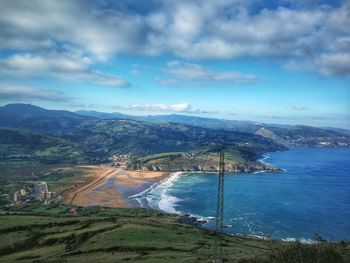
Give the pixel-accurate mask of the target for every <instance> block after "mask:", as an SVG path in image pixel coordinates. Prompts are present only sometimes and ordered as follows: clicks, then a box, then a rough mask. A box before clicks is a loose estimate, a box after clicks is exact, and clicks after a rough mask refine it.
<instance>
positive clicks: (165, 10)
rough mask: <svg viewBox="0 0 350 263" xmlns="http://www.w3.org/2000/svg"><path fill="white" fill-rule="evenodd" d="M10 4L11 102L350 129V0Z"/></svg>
mask: <svg viewBox="0 0 350 263" xmlns="http://www.w3.org/2000/svg"><path fill="white" fill-rule="evenodd" d="M0 7H1V8H0V105H5V104H8V103H30V104H34V105H38V106H42V107H45V108H48V109H66V110H70V111H76V110H97V111H104V112H122V113H127V114H133V115H156V114H185V115H195V116H202V117H209V118H223V119H233V120H252V121H256V122H266V123H282V124H303V125H312V126H333V127H341V128H348V129H350V1H348V0H347V1H341V0H338V1H337V0H333V1H326V0H318V1H312V0H295V1H291V0H276V1H260V0H215V1H212V0H187V1H185V0H176V1H171V0H149V1H139V0H129V1H125V0H119V1H108V0H95V1H84V0H57V1H54V0H48V1H45V0H31V1H27V0H0Z"/></svg>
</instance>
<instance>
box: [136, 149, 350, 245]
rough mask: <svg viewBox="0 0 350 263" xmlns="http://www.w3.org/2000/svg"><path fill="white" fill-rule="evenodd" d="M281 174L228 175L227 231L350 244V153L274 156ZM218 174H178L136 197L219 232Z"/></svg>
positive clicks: (318, 151) (292, 152) (270, 157)
mask: <svg viewBox="0 0 350 263" xmlns="http://www.w3.org/2000/svg"><path fill="white" fill-rule="evenodd" d="M264 161H265V162H267V163H271V164H274V165H277V166H278V167H280V168H283V169H285V170H286V171H285V172H280V173H269V172H266V173H255V174H229V173H227V174H225V194H224V198H225V200H224V224H225V232H227V233H231V234H241V235H244V236H250V235H256V236H262V237H271V238H275V239H287V240H290V239H291V240H293V239H296V240H299V241H302V242H309V241H312V240H313V239H314V237H315V234H316V233H317V234H319V235H321V236H322V237H323V238H325V239H327V240H331V241H339V240H350V148H296V149H291V150H289V151H285V152H276V153H270V154H269V155H268V156H266V158H265V160H264ZM216 187H217V174H215V173H187V174H181V173H176V174H174V175H173V176H172V177H170V178H168V179H167V180H165V181H163V182H161V183H159V184H155V185H153V186H152V187H151V188H150V189H147V190H146V191H144V192H143V193H140V194H138V195H136V196H133V197H132V198H136V199H137V200H138V201H139V202H140V204H141V205H142V206H144V207H152V208H155V209H161V210H164V211H167V212H171V213H179V214H185V213H189V214H192V215H195V216H198V217H202V218H204V219H206V220H208V223H206V224H204V225H203V226H204V227H206V228H210V229H212V228H214V225H215V221H214V217H215V212H216V210H215V207H216V193H217V188H216Z"/></svg>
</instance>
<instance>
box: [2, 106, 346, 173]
mask: <svg viewBox="0 0 350 263" xmlns="http://www.w3.org/2000/svg"><path fill="white" fill-rule="evenodd" d="M0 135H1V137H0V158H1V159H21V158H22V159H23V158H24V159H25V158H31V159H35V160H40V161H45V162H72V163H101V162H105V161H108V160H110V159H111V157H113V156H118V155H128V156H130V159H129V163H130V164H137V165H136V166H137V167H136V168H140V165H141V166H142V165H145V162H146V161H145V160H147V162H148V161H150V160H152V162H153V163H154V160H155V159H157V158H160V159H161V160H166V161H167V162H169V160H170V159H172V160H174V158H175V159H176V158H180V159H181V160H182V161H183V162H186V160H188V159H191V160H192V161H191V162H190V163H191V165H192V164H193V165H195V162H196V161H197V162H200V160H201V161H202V162H203V163H206V162H208V160H209V159H210V158H211V157H210V158H209V157H208V156H211V154H212V153H214V152H217V151H220V150H224V151H226V152H227V153H228V160H230V158H231V161H232V162H239V163H242V162H255V161H256V160H257V159H258V158H260V157H261V156H262V154H264V153H266V152H270V151H279V150H287V148H288V147H308V146H312V147H315V146H319V147H325V146H327V147H337V146H349V145H350V136H349V135H348V134H346V132H342V131H340V130H336V129H329V128H327V129H324V128H316V127H310V126H301V125H295V126H293V125H275V124H264V123H255V122H250V121H231V120H221V119H214V118H201V117H195V116H183V115H155V116H132V115H125V114H121V113H103V112H96V111H78V112H70V111H62V110H47V109H43V108H40V107H37V106H34V105H30V104H8V105H5V106H2V107H0ZM179 153H181V154H180V155H179ZM159 154H160V156H158V155H159ZM162 154H163V155H162ZM164 154H167V155H166V156H167V157H166V158H165V157H164ZM169 154H175V155H173V156H172V157H171V158H170V159H169ZM192 154H194V155H195V156H197V157H196V158H193V156H194V155H192ZM204 155H205V158H202V157H203V156H204ZM147 156H151V158H148V157H147ZM146 157H147V158H146ZM184 158H185V159H186V160H183V159H184ZM209 162H210V161H209ZM157 164H158V165H162V162H160V163H157Z"/></svg>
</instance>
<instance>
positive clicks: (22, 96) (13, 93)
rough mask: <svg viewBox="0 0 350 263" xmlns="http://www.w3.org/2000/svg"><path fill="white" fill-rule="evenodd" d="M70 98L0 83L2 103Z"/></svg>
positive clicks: (55, 93) (54, 92)
mask: <svg viewBox="0 0 350 263" xmlns="http://www.w3.org/2000/svg"><path fill="white" fill-rule="evenodd" d="M71 99H72V98H71V97H70V96H67V95H66V94H65V93H63V92H60V91H56V90H49V89H39V88H34V87H31V86H22V85H10V84H6V83H0V100H3V101H8V100H11V101H56V102H59V101H68V100H71Z"/></svg>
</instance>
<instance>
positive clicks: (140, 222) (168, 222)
mask: <svg viewBox="0 0 350 263" xmlns="http://www.w3.org/2000/svg"><path fill="white" fill-rule="evenodd" d="M64 208H65V209H64ZM69 208H70V207H65V206H62V207H61V208H59V209H58V207H56V208H55V209H53V208H52V209H50V208H49V207H46V209H42V210H39V209H37V210H36V212H34V210H33V211H31V213H36V214H35V215H34V214H32V215H28V214H23V212H22V214H21V215H19V214H18V213H13V212H11V211H8V212H7V213H10V214H5V213H2V214H0V226H1V228H0V240H1V246H0V262H152V263H157V262H204V263H205V262H211V257H212V253H213V245H214V234H213V233H212V232H210V231H208V230H204V229H200V228H195V227H191V226H187V225H182V224H179V223H178V220H177V216H175V215H168V214H164V213H161V212H158V211H153V210H146V209H109V208H97V207H93V208H78V209H77V212H78V214H85V216H72V215H68V214H67V213H66V211H67V210H68V209H69ZM39 211H40V212H39ZM11 213H12V214H11ZM347 246H349V244H348V243H344V244H319V245H301V244H298V243H287V242H282V241H266V240H256V239H249V238H243V237H232V236H225V240H224V254H225V259H226V260H225V262H239V263H279V262H281V263H282V262H283V263H289V262H290V263H292V262H293V263H309V262H310V263H311V262H313V263H314V262H319V263H326V262H327V263H332V262H335V263H336V262H339V263H343V262H344V263H345V262H349V259H350V256H349V254H350V253H349V248H347ZM322 258H325V259H327V260H328V261H324V260H323V259H322ZM301 260H302V261H301ZM310 260H311V261H310ZM312 260H313V261H312ZM317 260H318V261H317ZM321 260H323V261H321ZM334 260H337V261H334Z"/></svg>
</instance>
